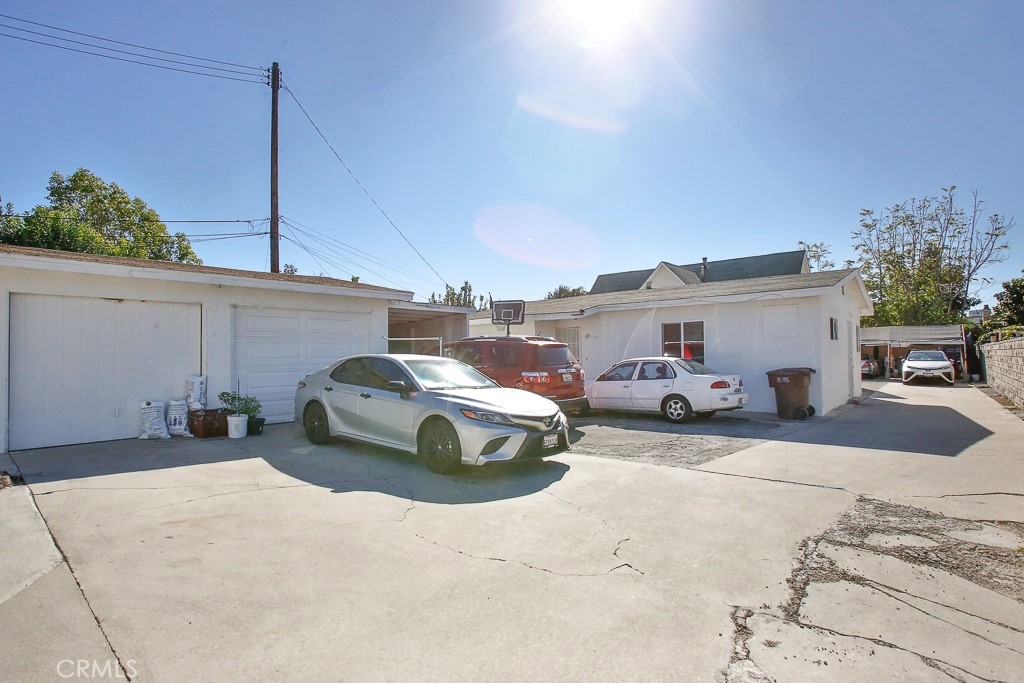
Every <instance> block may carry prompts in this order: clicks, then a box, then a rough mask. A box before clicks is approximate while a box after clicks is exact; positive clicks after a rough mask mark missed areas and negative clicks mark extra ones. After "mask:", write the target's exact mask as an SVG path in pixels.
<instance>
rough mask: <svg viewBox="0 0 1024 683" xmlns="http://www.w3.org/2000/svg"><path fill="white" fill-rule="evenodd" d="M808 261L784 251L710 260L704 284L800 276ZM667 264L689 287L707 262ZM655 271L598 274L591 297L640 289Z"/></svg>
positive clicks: (798, 253)
mask: <svg viewBox="0 0 1024 683" xmlns="http://www.w3.org/2000/svg"><path fill="white" fill-rule="evenodd" d="M804 260H805V252H804V250H803V249H798V250H796V251H782V252H778V253H775V254H762V255H760V256H743V257H740V258H733V259H724V260H721V261H708V262H707V271H706V272H705V274H704V278H703V281H704V283H708V282H725V281H728V280H743V279H749V278H757V277H769V276H772V275H798V274H800V273H802V272H804V271H803V268H804ZM665 265H666V266H667V267H668V268H669V269H670V270H671V271H672V272H673V273H675V274H676V275H677V276H678V277H679V279H680V280H681V281H682V282H684V283H686V284H696V283H699V282H701V270H702V268H703V267H704V263H703V262H701V263H690V264H686V265H672V264H671V263H665ZM655 270H656V268H649V269H647V270H630V271H625V272H621V273H606V274H603V275H598V276H597V279H596V280H594V284H593V286H592V287H591V288H590V294H606V293H608V292H624V291H627V290H631V289H640V288H641V287H643V286H644V283H645V282H646V281H647V279H648V278H649V277H650V276H651V275H652V274H653V273H654V271H655Z"/></svg>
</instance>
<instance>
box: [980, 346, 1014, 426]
mask: <svg viewBox="0 0 1024 683" xmlns="http://www.w3.org/2000/svg"><path fill="white" fill-rule="evenodd" d="M981 353H982V356H983V357H984V359H985V375H986V377H985V378H986V380H987V381H988V383H989V385H990V386H991V387H992V388H993V389H995V390H996V391H998V392H999V393H1000V394H1002V395H1003V396H1005V397H1006V398H1008V399H1010V400H1011V401H1013V402H1014V403H1015V404H1016V405H1017V406H1018V407H1020V408H1024V337H1012V338H1010V339H1005V340H1003V341H998V342H992V343H990V344H985V345H984V346H982V347H981Z"/></svg>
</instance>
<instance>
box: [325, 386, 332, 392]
mask: <svg viewBox="0 0 1024 683" xmlns="http://www.w3.org/2000/svg"><path fill="white" fill-rule="evenodd" d="M324 391H334V387H324Z"/></svg>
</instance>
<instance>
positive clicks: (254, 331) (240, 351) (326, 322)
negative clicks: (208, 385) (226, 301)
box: [234, 306, 370, 422]
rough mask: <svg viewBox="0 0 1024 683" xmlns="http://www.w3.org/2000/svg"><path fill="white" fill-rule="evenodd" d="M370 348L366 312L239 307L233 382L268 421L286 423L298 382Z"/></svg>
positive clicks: (236, 322) (289, 415)
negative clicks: (253, 399) (257, 404)
mask: <svg viewBox="0 0 1024 683" xmlns="http://www.w3.org/2000/svg"><path fill="white" fill-rule="evenodd" d="M369 345H370V340H369V314H367V313H337V312H322V311H303V310H293V309H280V308H253V307H243V306H239V307H237V308H235V343H234V362H235V367H234V381H235V383H236V386H240V388H241V393H242V395H248V396H255V397H256V398H258V399H259V400H260V402H261V403H262V404H263V417H265V418H267V422H288V421H290V420H291V419H292V417H293V415H292V411H293V406H294V401H295V385H296V384H297V383H298V381H299V380H300V379H302V378H303V377H305V376H306V375H308V374H310V373H312V372H315V371H317V370H319V369H320V368H322V367H324V366H326V365H328V364H330V363H331V362H333V361H335V360H337V359H339V358H341V357H343V356H348V355H351V354H353V353H364V352H366V351H367V349H369Z"/></svg>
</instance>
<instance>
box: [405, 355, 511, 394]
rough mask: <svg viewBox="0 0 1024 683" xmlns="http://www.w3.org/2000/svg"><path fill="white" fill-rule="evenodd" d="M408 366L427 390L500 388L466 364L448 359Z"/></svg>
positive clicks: (407, 363)
mask: <svg viewBox="0 0 1024 683" xmlns="http://www.w3.org/2000/svg"><path fill="white" fill-rule="evenodd" d="M405 364H406V366H407V367H408V368H409V371H410V372H412V375H413V377H415V378H416V381H417V382H419V383H420V384H422V385H423V388H425V389H433V390H437V389H490V388H491V387H496V386H498V385H497V384H495V383H494V382H492V381H491V380H490V379H489V378H487V377H485V376H484V375H481V374H480V373H479V372H477V371H476V370H474V369H473V368H471V367H469V366H468V365H466V364H465V363H460V362H459V361H457V360H449V359H447V358H438V359H436V360H433V359H431V360H410V361H406V363H405Z"/></svg>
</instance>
